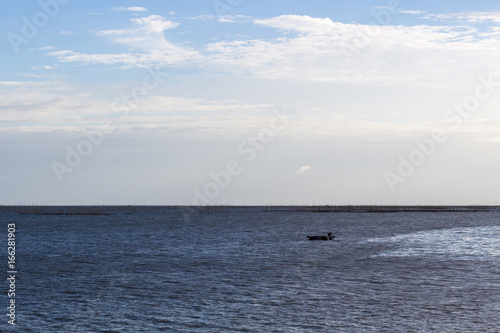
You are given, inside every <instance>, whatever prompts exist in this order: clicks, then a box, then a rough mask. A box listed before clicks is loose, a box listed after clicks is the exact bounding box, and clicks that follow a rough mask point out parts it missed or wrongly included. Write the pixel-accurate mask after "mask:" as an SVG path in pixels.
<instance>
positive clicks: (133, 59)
mask: <svg viewBox="0 0 500 333" xmlns="http://www.w3.org/2000/svg"><path fill="white" fill-rule="evenodd" d="M130 21H131V23H132V24H133V25H134V27H133V28H130V29H112V30H103V31H100V32H99V33H98V35H99V36H105V37H108V38H110V39H111V40H112V41H113V42H114V43H119V44H123V45H126V46H128V47H132V48H133V49H134V50H135V51H142V52H135V53H132V52H130V53H117V54H85V53H79V52H74V51H70V50H62V51H57V52H52V53H50V55H52V56H55V57H57V59H58V60H59V61H61V62H81V63H86V64H105V65H111V64H121V65H123V66H124V67H148V66H151V65H153V64H161V65H172V64H182V63H184V64H185V63H188V62H189V61H192V60H195V59H197V58H199V57H200V56H199V54H198V52H196V51H193V50H190V49H187V48H182V47H180V46H177V45H175V44H173V43H171V42H169V41H167V40H166V38H165V36H164V34H163V32H164V31H165V30H167V29H173V28H176V27H177V26H178V25H179V23H176V22H172V21H169V20H166V19H165V18H164V17H162V16H159V15H150V16H147V17H142V18H134V19H131V20H130Z"/></svg>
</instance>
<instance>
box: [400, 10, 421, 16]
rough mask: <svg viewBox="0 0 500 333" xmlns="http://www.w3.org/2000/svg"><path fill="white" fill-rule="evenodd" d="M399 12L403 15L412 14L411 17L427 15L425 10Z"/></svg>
mask: <svg viewBox="0 0 500 333" xmlns="http://www.w3.org/2000/svg"><path fill="white" fill-rule="evenodd" d="M399 12H400V13H402V14H410V15H420V14H425V13H427V12H426V11H424V10H400V11H399Z"/></svg>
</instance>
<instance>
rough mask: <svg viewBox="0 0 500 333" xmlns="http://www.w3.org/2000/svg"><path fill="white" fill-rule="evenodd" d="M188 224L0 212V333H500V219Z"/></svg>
mask: <svg viewBox="0 0 500 333" xmlns="http://www.w3.org/2000/svg"><path fill="white" fill-rule="evenodd" d="M185 217H186V216H183V215H182V214H181V212H180V211H179V210H178V209H172V210H171V211H169V212H167V213H166V214H129V215H126V214H117V215H91V216H87V215H6V214H4V215H0V223H1V224H0V226H1V228H2V230H3V231H2V233H1V234H2V235H4V236H3V238H4V241H2V242H0V244H3V245H2V246H3V247H4V250H2V251H3V253H4V264H3V267H4V272H3V273H2V274H3V276H4V278H3V280H4V281H5V282H4V291H2V292H1V297H0V302H1V308H2V309H4V310H3V312H4V314H3V315H2V316H1V317H0V318H2V319H1V320H2V321H3V322H1V323H0V331H1V332H11V331H16V332H50V333H54V332H161V331H164V332H187V333H195V332H214V333H220V332H266V333H267V332H287V333H289V332H500V212H462V213H450V212H439V213H429V212H403V213H312V212H260V211H255V212H241V213H212V214H192V215H190V216H189V218H187V219H186V218H185ZM9 223H14V224H15V226H16V232H15V236H16V270H17V274H16V292H15V294H16V296H15V301H16V303H15V304H16V313H15V314H16V320H15V323H16V325H15V326H12V325H10V324H8V323H7V321H8V320H9V317H8V316H7V313H8V309H7V306H8V305H9V298H8V297H7V292H8V289H9V282H8V281H7V280H6V278H7V277H9V275H8V274H7V270H8V269H7V225H8V224H9ZM327 232H333V233H334V234H335V235H336V237H337V238H336V240H335V241H308V240H307V238H306V236H307V235H322V234H325V233H327Z"/></svg>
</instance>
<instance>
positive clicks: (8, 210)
mask: <svg viewBox="0 0 500 333" xmlns="http://www.w3.org/2000/svg"><path fill="white" fill-rule="evenodd" d="M179 210H180V211H181V212H183V213H185V214H209V213H212V214H213V213H241V212H286V211H288V212H346V213H351V212H352V213H389V212H477V211H500V206H377V205H359V206H358V205H343V206H333V205H332V206H330V205H317V206H309V205H302V206H294V205H290V206H273V205H269V206H226V205H219V206H215V205H211V206H148V205H143V206H43V205H36V206H35V205H32V206H23V205H0V214H33V215H115V214H167V213H173V212H176V211H177V212H178V211H179Z"/></svg>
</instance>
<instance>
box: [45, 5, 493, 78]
mask: <svg viewBox="0 0 500 333" xmlns="http://www.w3.org/2000/svg"><path fill="white" fill-rule="evenodd" d="M235 17H236V16H235ZM238 18H244V17H242V16H241V17H238ZM245 19H246V18H245ZM130 22H131V23H132V27H131V28H128V29H112V30H104V31H101V32H99V33H98V35H99V36H105V37H108V38H110V39H111V41H112V42H115V43H120V44H123V45H126V46H127V47H129V48H131V51H129V52H127V53H115V54H84V53H79V52H75V51H71V50H63V51H57V52H52V53H51V55H52V56H55V57H57V59H58V60H59V61H61V62H81V63H86V64H108V65H109V64H118V65H121V66H123V67H148V66H152V65H167V66H170V65H177V66H189V67H191V68H193V67H198V68H199V69H202V70H208V71H215V72H219V73H220V72H223V73H231V74H233V75H249V76H253V77H258V78H265V79H292V80H299V81H317V82H351V83H354V84H371V85H398V84H401V83H411V84H416V85H428V86H433V87H446V86H448V85H449V84H451V83H454V82H456V81H457V79H461V78H463V77H465V76H467V75H471V76H474V77H475V76H477V73H489V72H495V71H497V70H500V64H498V62H497V60H496V59H497V54H496V51H495V50H496V49H498V48H499V47H500V39H499V34H498V32H497V31H490V32H479V31H478V29H477V28H473V27H467V26H465V27H464V26H453V27H449V26H430V25H417V26H391V25H384V26H377V25H374V26H370V25H362V24H345V23H341V22H334V21H332V20H331V19H330V18H315V17H310V16H306V15H302V16H299V15H282V16H278V17H273V18H270V19H259V20H255V21H254V24H257V25H261V26H267V27H272V28H276V29H280V30H282V31H283V32H284V33H283V35H282V36H281V37H278V38H272V39H248V38H245V39H242V40H234V39H233V40H226V41H219V42H213V43H209V44H206V45H205V48H204V50H200V51H198V50H194V49H190V48H186V47H181V46H179V45H175V44H173V43H171V42H169V41H168V40H167V39H166V38H165V35H164V31H165V30H167V29H173V28H176V27H177V26H178V25H179V23H176V22H172V21H169V20H167V19H165V18H164V17H162V16H159V15H151V16H148V17H143V18H134V19H132V20H131V21H130ZM348 60H350V62H349V61H348Z"/></svg>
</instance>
